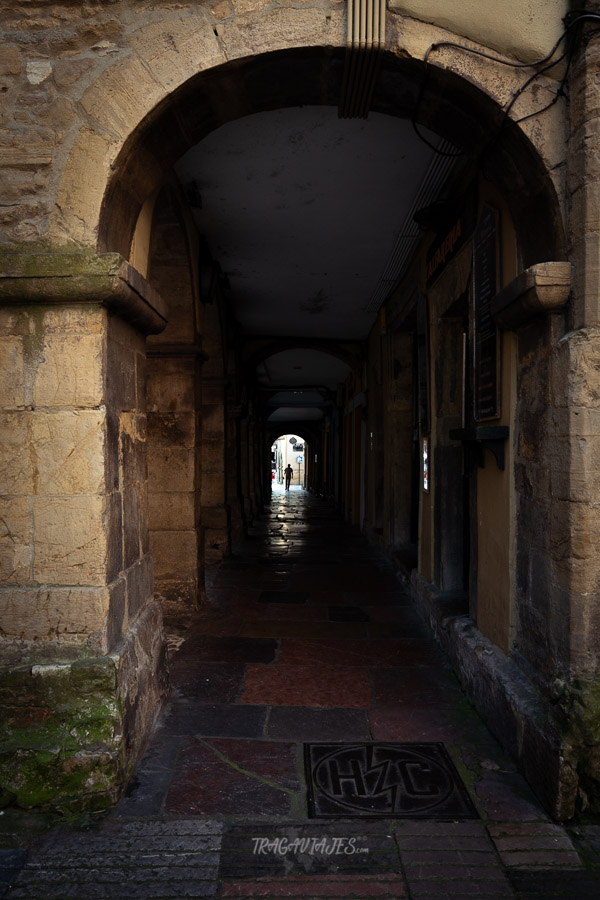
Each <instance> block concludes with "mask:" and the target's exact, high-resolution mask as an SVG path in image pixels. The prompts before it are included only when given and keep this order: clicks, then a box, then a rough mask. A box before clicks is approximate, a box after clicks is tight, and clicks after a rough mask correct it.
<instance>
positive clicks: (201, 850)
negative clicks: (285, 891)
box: [6, 820, 222, 900]
mask: <svg viewBox="0 0 600 900" xmlns="http://www.w3.org/2000/svg"><path fill="white" fill-rule="evenodd" d="M221 834H222V826H221V825H220V824H218V823H214V822H210V821H206V820H191V821H175V822H132V823H121V824H117V825H115V824H114V823H111V824H110V826H109V827H105V830H102V829H100V830H92V829H90V830H86V831H83V832H82V831H80V832H70V831H67V830H65V829H58V830H56V831H54V832H53V833H52V834H51V835H49V836H48V837H47V838H45V839H44V840H43V841H42V842H41V843H40V845H39V846H38V847H37V848H35V849H34V850H33V851H32V853H31V855H30V858H29V860H28V861H27V863H26V864H25V866H24V867H23V869H22V870H21V872H20V873H19V875H18V876H17V878H16V879H15V880H14V883H13V885H12V887H11V888H10V889H9V891H8V893H7V894H6V896H7V898H8V900H22V898H23V900H24V898H29V900H31V898H33V900H71V898H73V900H98V898H102V900H105V898H111V900H119V898H123V900H126V898H127V900H128V898H140V900H154V898H156V900H160V898H184V897H199V898H214V897H216V896H217V886H218V872H219V854H220V848H221Z"/></svg>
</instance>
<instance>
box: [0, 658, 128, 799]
mask: <svg viewBox="0 0 600 900" xmlns="http://www.w3.org/2000/svg"><path fill="white" fill-rule="evenodd" d="M0 719H1V722H2V724H1V725H0V798H1V800H0V803H3V805H11V804H14V805H16V806H19V807H23V808H32V807H42V808H44V807H45V808H50V809H56V810H61V811H64V812H76V811H84V810H92V809H93V810H96V809H102V808H104V807H106V806H109V805H110V804H112V803H114V801H115V799H116V798H117V796H118V793H119V790H120V787H121V785H122V784H123V777H124V769H125V760H124V750H123V740H122V711H121V708H120V703H119V700H118V695H117V679H116V669H115V663H114V660H113V659H111V658H110V657H105V658H102V659H83V660H78V661H76V662H73V663H54V664H46V665H34V666H22V667H16V668H11V669H8V670H6V671H4V672H3V674H2V681H1V684H0Z"/></svg>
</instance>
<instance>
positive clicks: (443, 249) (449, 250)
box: [426, 187, 477, 287]
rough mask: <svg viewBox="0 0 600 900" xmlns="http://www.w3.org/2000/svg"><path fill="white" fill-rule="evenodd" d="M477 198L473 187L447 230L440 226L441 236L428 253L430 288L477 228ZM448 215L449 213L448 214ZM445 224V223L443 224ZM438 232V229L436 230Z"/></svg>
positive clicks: (458, 206)
mask: <svg viewBox="0 0 600 900" xmlns="http://www.w3.org/2000/svg"><path fill="white" fill-rule="evenodd" d="M476 210H477V198H476V192H475V188H474V187H471V188H470V189H469V190H468V191H467V193H466V196H465V197H464V199H463V200H462V202H461V203H460V204H457V208H456V212H455V214H454V216H452V217H451V218H450V219H449V221H448V224H447V225H446V227H445V228H442V227H441V225H440V229H439V232H438V234H439V236H438V237H437V238H436V239H435V241H434V242H433V243H432V245H431V247H430V248H429V250H428V251H427V261H426V279H427V287H429V286H430V285H431V284H432V283H433V282H434V281H435V279H436V278H437V277H438V275H441V274H442V272H443V271H444V269H445V268H446V266H447V265H448V263H449V262H450V261H451V260H452V259H454V257H455V256H456V254H457V253H458V251H459V250H460V248H461V247H462V246H463V244H464V243H465V241H466V240H467V238H468V237H469V236H470V235H471V234H472V233H473V229H474V228H475V218H476ZM446 215H447V213H446ZM441 224H443V222H442V223H441ZM436 230H437V229H436Z"/></svg>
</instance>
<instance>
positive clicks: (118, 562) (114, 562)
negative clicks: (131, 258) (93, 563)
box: [106, 491, 123, 583]
mask: <svg viewBox="0 0 600 900" xmlns="http://www.w3.org/2000/svg"><path fill="white" fill-rule="evenodd" d="M106 540H107V547H106V557H107V559H106V580H107V581H108V582H109V583H110V582H112V581H114V579H115V578H116V577H117V575H118V574H119V572H120V571H121V569H122V568H123V498H122V495H121V493H120V492H119V491H113V492H112V493H111V494H108V496H107V497H106Z"/></svg>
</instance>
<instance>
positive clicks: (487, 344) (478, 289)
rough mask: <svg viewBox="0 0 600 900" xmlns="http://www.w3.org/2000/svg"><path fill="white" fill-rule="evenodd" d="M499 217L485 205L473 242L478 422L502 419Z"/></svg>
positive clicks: (476, 411) (474, 336)
mask: <svg viewBox="0 0 600 900" xmlns="http://www.w3.org/2000/svg"><path fill="white" fill-rule="evenodd" d="M498 235H499V214H498V211H497V210H496V209H494V208H493V207H491V206H487V205H486V206H484V207H483V209H482V211H481V215H480V217H479V222H478V223H477V228H476V230H475V238H474V241H473V311H474V324H473V328H474V334H473V342H474V354H473V362H474V398H473V399H474V406H475V408H474V416H475V421H476V422H484V421H486V420H488V419H497V418H498V417H499V416H500V332H499V330H498V328H497V327H496V324H495V322H494V319H493V318H492V308H491V306H492V299H493V298H494V297H495V295H496V294H497V293H498V283H499V275H500V272H499V268H500V254H499V241H498Z"/></svg>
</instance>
